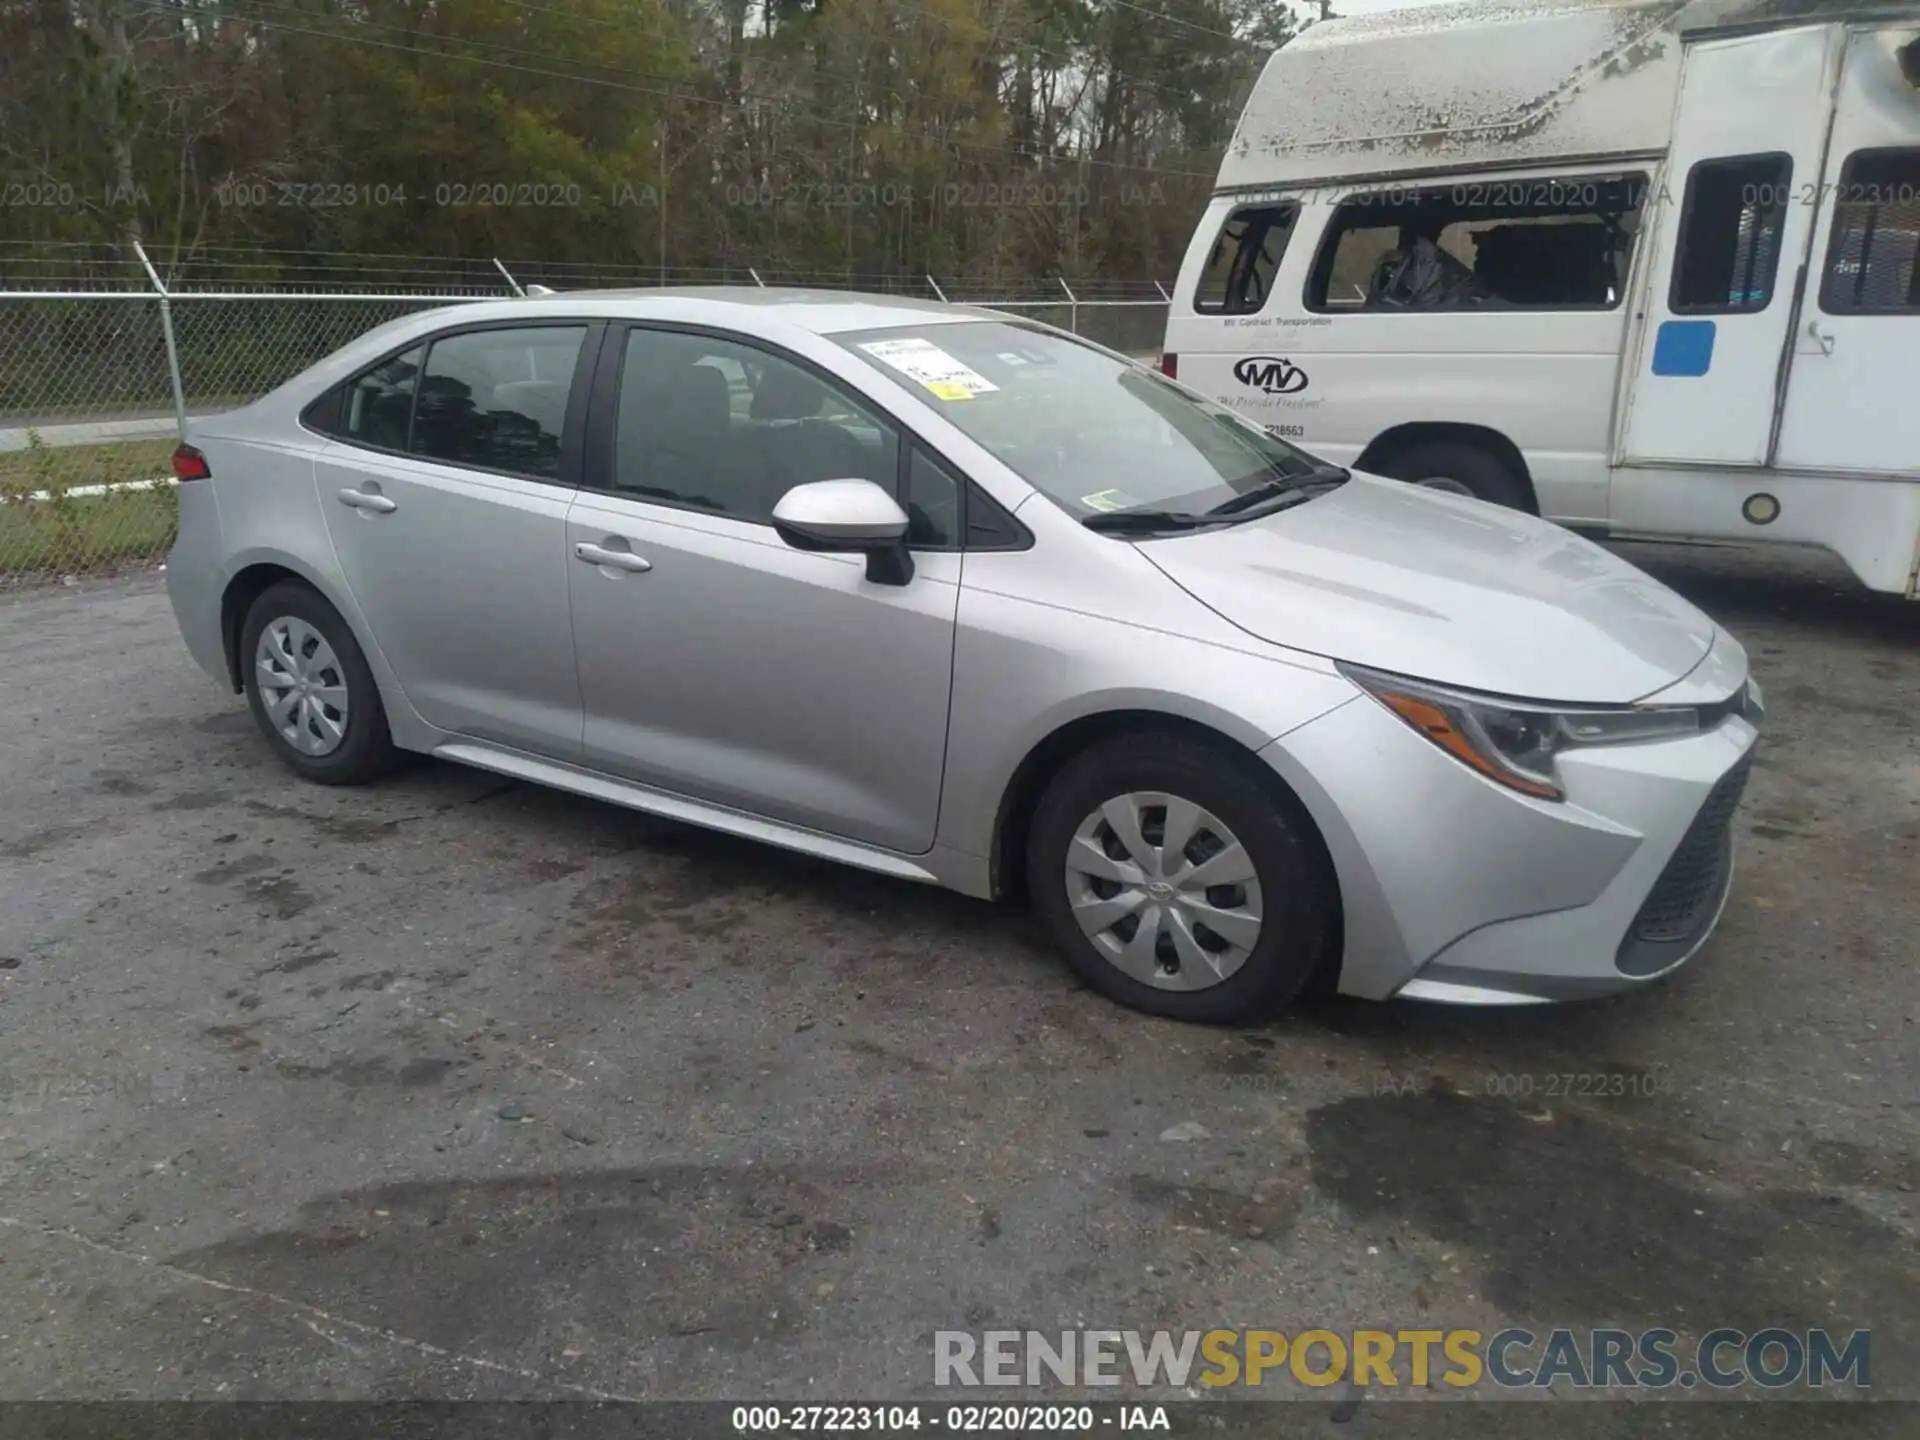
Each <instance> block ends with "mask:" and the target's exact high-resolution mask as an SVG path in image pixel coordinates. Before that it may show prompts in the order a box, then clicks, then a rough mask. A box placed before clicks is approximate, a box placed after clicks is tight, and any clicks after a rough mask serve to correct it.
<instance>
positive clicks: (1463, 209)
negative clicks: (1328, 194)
mask: <svg viewBox="0 0 1920 1440" xmlns="http://www.w3.org/2000/svg"><path fill="white" fill-rule="evenodd" d="M1646 190H1647V184H1646V178H1645V177H1644V176H1640V175H1610V176H1559V177H1554V178H1551V179H1542V180H1473V181H1461V182H1459V183H1457V184H1452V185H1443V186H1432V187H1428V188H1424V189H1417V190H1414V189H1396V190H1391V191H1382V192H1377V193H1374V194H1369V195H1358V196H1354V197H1353V198H1351V199H1349V200H1347V201H1345V202H1344V203H1342V205H1341V206H1340V209H1339V210H1338V211H1337V212H1336V213H1335V215H1334V218H1333V221H1332V223H1331V224H1330V225H1329V226H1328V230H1327V238H1326V240H1325V242H1324V243H1323V244H1322V247H1321V251H1320V254H1319V256H1318V257H1317V258H1316V260H1315V262H1314V268H1313V273H1312V275H1311V276H1310V277H1309V279H1308V284H1307V295H1306V302H1307V306H1308V308H1309V309H1313V310H1474V309H1492V310H1564V309H1611V308H1612V307H1614V306H1616V305H1618V304H1619V303H1620V302H1621V300H1622V299H1623V298H1624V296H1625V293H1626V281H1627V272H1628V269H1629V267H1630V266H1631V264H1632V261H1633V246H1634V237H1635V235H1636V234H1637V233H1638V231H1639V228H1640V212H1641V207H1642V205H1643V204H1644V203H1645V199H1646Z"/></svg>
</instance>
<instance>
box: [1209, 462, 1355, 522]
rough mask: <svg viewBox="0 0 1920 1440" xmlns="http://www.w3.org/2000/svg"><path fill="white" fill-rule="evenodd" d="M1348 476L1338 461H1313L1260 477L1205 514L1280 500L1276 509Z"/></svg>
mask: <svg viewBox="0 0 1920 1440" xmlns="http://www.w3.org/2000/svg"><path fill="white" fill-rule="evenodd" d="M1349 478H1351V477H1350V476H1349V475H1348V474H1347V472H1346V471H1345V470H1342V469H1341V468H1340V467H1339V466H1338V465H1316V466H1314V468H1313V469H1311V470H1308V471H1306V472H1305V473H1303V474H1299V475H1276V476H1274V477H1273V478H1272V479H1271V480H1263V481H1261V482H1260V484H1258V485H1256V486H1254V487H1253V489H1251V490H1248V491H1246V492H1244V493H1243V494H1239V495H1236V496H1234V497H1233V498H1232V499H1231V500H1224V501H1222V502H1221V503H1220V504H1218V505H1216V506H1214V507H1213V508H1212V509H1211V510H1209V511H1207V514H1209V515H1215V516H1218V515H1239V514H1243V513H1244V512H1246V511H1249V510H1252V509H1254V508H1255V507H1256V506H1259V507H1265V505H1266V504H1267V502H1268V501H1284V502H1285V503H1284V504H1276V505H1275V506H1274V507H1273V508H1274V509H1276V510H1280V509H1285V508H1286V506H1287V505H1291V504H1296V503H1298V502H1299V501H1301V500H1311V499H1312V498H1313V497H1314V496H1315V495H1318V494H1320V493H1321V487H1323V486H1325V487H1327V488H1331V487H1333V486H1335V485H1338V484H1340V483H1342V482H1343V481H1345V480H1347V479H1349Z"/></svg>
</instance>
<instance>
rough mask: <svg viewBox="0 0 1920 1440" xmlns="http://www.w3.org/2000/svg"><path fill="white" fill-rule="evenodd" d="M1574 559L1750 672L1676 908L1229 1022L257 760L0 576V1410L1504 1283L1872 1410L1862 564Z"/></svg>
mask: <svg viewBox="0 0 1920 1440" xmlns="http://www.w3.org/2000/svg"><path fill="white" fill-rule="evenodd" d="M1625 553H1628V554H1629V555H1630V558H1632V559H1634V560H1635V561H1636V562H1637V563H1641V564H1643V565H1645V566H1646V567H1647V568H1649V569H1651V570H1653V571H1654V573H1656V574H1657V575H1659V576H1660V577H1661V578H1663V579H1665V580H1667V581H1668V582H1669V583H1671V584H1674V585H1675V586H1677V587H1678V588H1680V589H1681V590H1682V591H1684V592H1685V593H1686V594H1688V595H1689V596H1690V597H1692V598H1693V599H1694V600H1696V601H1697V602H1698V603H1700V604H1701V605H1702V606H1704V607H1705V608H1706V609H1707V610H1708V611H1709V612H1710V613H1712V614H1714V615H1715V616H1716V617H1717V618H1719V619H1721V620H1723V621H1724V622H1725V623H1726V624H1728V625H1729V626H1730V627H1731V628H1732V629H1733V630H1734V631H1735V633H1736V634H1738V635H1739V636H1740V637H1741V638H1742V639H1743V640H1744V641H1745V642H1746V644H1747V646H1748V647H1749V650H1750V652H1751V654H1752V656H1753V659H1754V664H1755V668H1756V673H1757V674H1758V676H1759V677H1760V679H1761V680H1762V682H1763V684H1764V685H1765V686H1766V689H1767V695H1768V699H1769V703H1770V714H1769V716H1768V720H1767V725H1766V731H1765V739H1764V742H1763V745H1764V748H1763V751H1762V753H1761V756H1760V759H1759V761H1758V769H1757V772H1756V774H1755V777H1754V780H1753V783H1752V785H1751V787H1750V789H1749V792H1748V798H1747V800H1746V803H1745V805H1744V807H1743V809H1742V811H1741V814H1740V818H1739V821H1738V840H1739V847H1740V861H1739V864H1740V870H1739V875H1738V879H1737V882H1736V888H1735V891H1734V895H1733V898H1732V900H1731V903H1730V905H1729V908H1728V911H1727V914H1726V917H1725V920H1724V922H1723V924H1722V927H1721V929H1720V932H1719V933H1718V935H1717V936H1716V938H1715V939H1714V940H1713V941H1712V943H1711V944H1710V946H1709V947H1708V949H1707V950H1706V951H1705V952H1704V953H1703V954H1702V956H1701V957H1700V958H1699V959H1698V960H1697V961H1696V962H1695V963H1694V964H1693V965H1692V966H1690V967H1689V968H1688V969H1687V970H1686V971H1684V972H1683V973H1682V974H1680V975H1679V976H1678V977H1676V978H1675V979H1674V980H1672V981H1671V982H1669V983H1666V984H1663V985H1661V986H1659V987H1657V988H1656V989H1654V990H1652V991H1650V992H1646V993H1642V994H1637V995H1634V996H1631V997H1628V998H1624V999H1618V1000H1610V1001H1601V1002H1591V1003H1586V1004H1580V1005H1571V1006H1565V1007H1554V1008H1542V1009H1528V1010H1513V1011H1457V1010H1446V1009H1437V1008H1431V1007H1425V1006H1417V1005H1412V1004H1398V1005H1393V1004H1389V1005H1368V1004H1363V1003H1359V1002H1348V1001H1344V1000H1321V1001H1315V1002H1312V1003H1310V1004H1306V1005H1303V1006H1302V1007H1301V1008H1299V1009H1298V1010H1296V1011H1294V1012H1292V1013H1290V1014H1289V1015H1288V1016H1287V1017H1286V1018H1284V1019H1282V1020H1281V1021H1279V1022H1278V1023H1275V1024H1272V1025H1269V1026H1265V1027H1262V1028H1259V1029H1254V1030H1209V1029H1200V1028H1193V1027H1185V1026H1180V1025H1175V1024H1171V1023H1163V1022H1158V1021H1154V1020H1150V1019H1147V1018H1144V1017H1142V1016H1139V1015H1136V1014H1132V1013H1130V1012H1127V1011H1124V1010H1120V1009H1117V1008H1115V1007H1113V1006H1111V1005H1110V1004H1108V1003H1106V1002H1104V1001H1102V1000H1100V999H1098V998H1097V997H1095V996H1093V995H1091V994H1089V993H1088V992H1086V991H1084V990H1083V989H1081V988H1079V986H1078V985H1077V984H1076V983H1075V982H1074V981H1073V980H1072V979H1071V977H1070V976H1069V974H1068V973H1067V971H1066V970H1065V969H1064V968H1063V966H1061V965H1060V964H1059V963H1058V962H1057V961H1056V960H1055V959H1054V957H1053V956H1052V954H1051V953H1050V951H1049V950H1048V948H1047V946H1046V945H1045V943H1044V942H1043V940H1042V939H1041V938H1040V936H1039V935H1038V933H1037V931H1036V928H1035V926H1034V925H1033V924H1032V922H1031V921H1030V920H1029V919H1028V918H1027V917H1026V916H1025V915H1024V914H1023V913H1022V912H1021V911H1020V910H1018V909H1016V908H1009V907H995V906H990V905H986V904H982V903H978V902H975V901H971V900H966V899H962V898H960V897H958V896H954V895H948V894H944V893H940V892H936V891H932V890H928V889H923V888H918V887H915V886H911V885H907V884H903V883H896V882H893V881H890V880H887V879H883V878H878V877H874V876H869V875H865V874H862V873H859V872H856V871H852V870H847V869H842V868H836V867H834V866H831V865H828V864H825V863H820V862H815V861H812V860H809V859H806V858H803V857H800V856H796V855H792V854H788V853H785V852H783V851H779V850H774V849H769V848H764V847H758V846H754V845H751V844H746V843H743V842H739V841H734V840H730V839H726V838H722V837H718V836H714V835H711V834H707V833H704V832H701V831H698V830H694V829H690V828H687V827H684V826H680V825H675V824H669V823H666V822H662V821H656V820H653V819H650V818H648V817H644V816H641V815H637V814H633V813H630V812H627V811H623V810H620V809H616V808H614V807H611V806H608V805H603V804H598V803H594V802H590V801H587V800H583V799H577V798H573V797H569V796H564V795H560V794H555V793H551V792H546V791H542V790H538V789H534V788H531V787H528V786H526V785H522V784H518V783H512V782H506V781H503V780H501V779H500V778H498V777H494V776H490V775H486V774H482V773H479V772H476V771H469V770H463V769H459V768H455V767H453V766H447V765H437V764H423V765H421V766H419V767H417V768H415V769H412V770H410V771H408V772H406V773H404V774H402V775H400V776H398V777H396V778H394V779H392V780H391V781H388V782H386V783H383V784H382V785H380V786H378V787H376V788H372V789H367V790H358V791H341V790H327V789H322V788H316V787H311V786H307V785H303V784H301V783H299V782H298V781H296V780H295V779H293V778H292V777H290V776H289V775H288V774H287V773H286V772H285V771H284V770H283V769H282V768H281V767H280V766H279V765H277V764H276V763H275V761H274V760H273V759H272V758H271V756H270V755H269V753H268V751H267V749H266V747H265V744H264V742H263V741H262V740H261V739H260V738H259V737H258V735H257V734H256V733H255V732H254V730H253V727H252V724H251V722H250V720H249V719H248V717H247V715H246V713H245V710H244V708H243V706H242V703H241V702H240V701H239V700H238V699H237V698H236V697H233V696H231V695H228V694H225V693H223V692H222V691H221V689H220V688H219V687H217V686H216V685H214V684H213V683H212V682H211V681H209V680H208V679H207V678H206V677H205V676H204V675H203V674H202V673H201V672H200V671H198V670H197V669H196V668H195V667H194V666H193V665H192V663H191V662H190V661H189V660H188V658H187V655H186V652H185V650H184V649H183V648H182V646H181V643H180V641H179V638H178V635H177V634H176V632H175V629H174V626H173V621H172V617H171V614H170V612H169V610H168V607H167V604H166V600H165V597H164V595H163V593H162V591H161V589H160V586H159V583H158V581H157V580H156V579H155V578H154V577H152V576H144V577H136V578H132V579H122V580H116V581H111V582H99V583H96V584H89V585H82V586H79V587H76V588H67V589H59V590H55V591H52V592H40V593H34V594H24V595H16V596H12V597H6V598H0V716H3V717H4V732H3V733H4V737H5V738H4V740H0V1355H4V1357H5V1358H4V1360H3V1361H0V1399H25V1398H100V1397H120V1398H126V1399H153V1398H191V1399H203V1400H204V1399H215V1400H217V1399H235V1398H292V1399H339V1398H368V1397H389V1398H391V1397H403V1396H436V1397H449V1398H562V1399H564V1398H581V1397H672V1398H683V1399H695V1398H727V1399H741V1398H785V1399H806V1398H809V1397H811V1398H816V1399H835V1398H842V1397H860V1398H867V1399H887V1398H897V1397H905V1396H923V1397H938V1396H939V1395H940V1392H936V1391H935V1390H934V1388H933V1385H932V1378H933V1374H932V1354H933V1340H932V1337H933V1334H934V1332H935V1331H937V1330H942V1329H965V1330H975V1331H977V1330H981V1329H985V1328H994V1327H1003V1328H1010V1329H1038V1330H1044V1331H1058V1330H1060V1329H1063V1328H1070V1327H1077V1326H1110V1327H1114V1328H1122V1329H1125V1328H1136V1329H1142V1330H1145V1329H1154V1328H1170V1329H1174V1330H1186V1329H1200V1330H1206V1329H1212V1328H1218V1327H1235V1326H1271V1327H1275V1328H1279V1329H1283V1330H1288V1331H1297V1330H1299V1329H1302V1328H1306V1327H1307V1326H1309V1325H1313V1326H1320V1327H1325V1328H1331V1329H1336V1330H1338V1329H1343V1328H1348V1327H1353V1326H1364V1325H1385V1326H1387V1327H1389V1328H1392V1327H1400V1328H1405V1327H1409V1326H1434V1327H1469V1328H1473V1329H1477V1330H1481V1331H1483V1332H1489V1333H1490V1332H1492V1331H1495V1330H1498V1329H1500V1328H1502V1327H1504V1326H1506V1325H1510V1324H1521V1325H1525V1326H1527V1327H1529V1328H1531V1329H1533V1330H1536V1331H1542V1332H1544V1331H1545V1330H1547V1329H1549V1328H1551V1327H1554V1326H1560V1325H1565V1326H1575V1327H1580V1326H1591V1325H1605V1324H1617V1325H1622V1326H1626V1327H1629V1328H1635V1329H1637V1328H1642V1327H1646V1326H1661V1325H1664V1326H1671V1327H1673V1328H1674V1329H1676V1330H1679V1331H1682V1332H1686V1333H1689V1334H1698V1333H1701V1332H1703V1331H1704V1330H1706V1329H1709V1328H1712V1327H1714V1326H1719V1325H1727V1326H1736V1327H1739V1328H1742V1329H1745V1330H1748V1331H1752V1330H1755V1329H1759V1328H1761V1327H1763V1326H1770V1325H1778V1326H1785V1327H1792V1328H1798V1329H1802V1330H1804V1329H1805V1328H1806V1327H1809V1326H1827V1327H1830V1328H1833V1329H1836V1330H1842V1331H1845V1330H1850V1329H1853V1328H1856V1327H1863V1326H1870V1327H1872V1329H1873V1332H1874V1352H1873V1358H1874V1381H1875V1391H1876V1393H1877V1394H1879V1395H1881V1396H1883V1397H1897V1396H1905V1397H1907V1398H1908V1399H1910V1400H1913V1399H1920V1364H1917V1363H1916V1361H1920V1247H1917V1246H1916V1237H1920V1195H1916V1193H1915V1187H1916V1185H1917V1184H1920V973H1917V970H1916V964H1917V962H1920V942H1916V939H1915V936H1916V934H1920V605H1916V604H1910V603H1903V602H1900V601H1897V600H1892V599H1888V598H1885V597H1875V596H1869V595H1866V594H1863V593H1861V592H1859V591H1858V590H1857V589H1855V588H1854V587H1853V586H1852V584H1851V582H1850V581H1849V580H1848V579H1847V578H1846V576H1845V575H1844V573H1843V572H1841V571H1840V570H1838V568H1837V567H1835V566H1833V565H1832V564H1830V563H1827V562H1824V561H1820V560H1812V559H1810V560H1801V559H1780V558H1777V557H1771V558H1770V557H1758V558H1756V557H1754V556H1750V555H1747V554H1745V553H1743V552H1737V551H1729V550H1696V549H1683V548H1677V547H1652V546H1647V547H1633V548H1631V549H1630V550H1628V551H1627V552H1625ZM1170 1136H1171V1137H1185V1138H1169V1137H1170ZM944 1398H951V1392H948V1393H947V1395H946V1396H945V1397H944ZM1171 1398H1176V1399H1177V1398H1180V1397H1178V1396H1174V1397H1171ZM1355 1398H1362V1397H1349V1400H1351V1399H1355ZM1393 1398H1394V1397H1392V1396H1386V1395H1368V1396H1366V1397H1364V1403H1363V1404H1362V1405H1361V1406H1360V1408H1359V1409H1358V1411H1357V1412H1356V1411H1354V1409H1353V1408H1352V1406H1351V1404H1349V1405H1348V1408H1347V1409H1346V1411H1345V1412H1344V1413H1343V1414H1342V1415H1340V1416H1339V1417H1338V1418H1339V1420H1340V1421H1341V1422H1343V1428H1342V1429H1340V1430H1339V1431H1337V1432H1329V1433H1345V1434H1369V1433H1375V1434H1378V1433H1386V1432H1387V1431H1388V1430H1391V1429H1393V1423H1392V1422H1391V1417H1392V1416H1393V1415H1394V1414H1395V1413H1396V1412H1397V1413H1399V1414H1401V1415H1404V1414H1405V1411H1404V1408H1403V1407H1399V1406H1395V1405H1390V1404H1388V1403H1385V1402H1387V1401H1390V1400H1392V1399H1393ZM1317 1404H1318V1402H1317V1401H1315V1402H1314V1403H1312V1404H1308V1403H1306V1402H1303V1405H1302V1407H1301V1408H1298V1409H1296V1410H1293V1411H1290V1412H1289V1414H1290V1415H1295V1416H1298V1417H1299V1423H1300V1424H1301V1425H1305V1426H1309V1427H1310V1428H1312V1429H1313V1430H1314V1432H1315V1433H1317V1430H1318V1428H1319V1426H1320V1424H1321V1421H1320V1419H1319V1418H1318V1417H1320V1415H1321V1408H1324V1407H1321V1408H1315V1405H1317ZM1683 1408H1684V1409H1687V1410H1690V1411H1697V1410H1699V1409H1700V1407H1698V1406H1667V1407H1663V1409H1662V1410H1661V1412H1660V1414H1661V1415H1662V1416H1663V1417H1664V1416H1667V1415H1669V1414H1671V1413H1674V1412H1675V1411H1676V1410H1678V1409H1683ZM1711 1408H1712V1410H1713V1414H1714V1423H1716V1424H1724V1425H1726V1426H1734V1422H1735V1419H1736V1418H1737V1417H1738V1416H1739V1415H1742V1414H1744V1415H1746V1416H1747V1417H1748V1418H1751V1415H1752V1407H1751V1406H1744V1405H1735V1404H1733V1403H1732V1402H1721V1403H1718V1404H1715V1405H1712V1406H1711ZM1771 1408H1775V1409H1778V1408H1779V1407H1771ZM1788 1408H1789V1409H1791V1410H1792V1411H1793V1413H1794V1415H1795V1417H1796V1422H1795V1423H1797V1424H1799V1423H1804V1424H1805V1425H1808V1426H1812V1425H1814V1423H1815V1421H1814V1418H1813V1416H1812V1414H1811V1412H1816V1411H1817V1412H1821V1413H1822V1416H1823V1417H1824V1416H1825V1415H1826V1413H1827V1412H1831V1411H1833V1410H1834V1409H1835V1407H1833V1406H1826V1405H1812V1404H1803V1405H1799V1406H1793V1407H1788ZM1477 1409H1478V1410H1480V1411H1481V1412H1491V1411H1496V1410H1498V1411H1501V1412H1502V1419H1501V1421H1500V1424H1499V1426H1498V1427H1497V1428H1498V1429H1499V1431H1500V1433H1535V1432H1533V1431H1531V1430H1529V1429H1527V1428H1526V1425H1523V1424H1520V1422H1518V1421H1514V1422H1513V1424H1514V1425H1515V1426H1518V1428H1515V1429H1512V1430H1511V1431H1509V1429H1508V1422H1507V1421H1506V1420H1505V1418H1504V1416H1505V1414H1506V1412H1508V1411H1511V1410H1512V1406H1499V1405H1494V1406H1482V1407H1477ZM1846 1409H1847V1411H1848V1418H1846V1419H1845V1420H1843V1421H1841V1422H1839V1425H1840V1428H1834V1427H1833V1425H1831V1424H1830V1425H1828V1427H1827V1428H1826V1429H1824V1430H1820V1432H1819V1433H1834V1434H1841V1433H1844V1434H1848V1435H1865V1434H1882V1433H1884V1434H1888V1435H1893V1434H1909V1435H1910V1434H1914V1433H1916V1432H1920V1409H1914V1408H1910V1407H1900V1406H1876V1407H1872V1410H1871V1413H1868V1412H1865V1411H1862V1410H1861V1408H1860V1407H1857V1406H1849V1407H1846ZM1514 1413H1516V1414H1517V1413H1520V1412H1514ZM1533 1413H1534V1414H1538V1412H1537V1411H1535V1412H1533ZM1781 1413H1785V1412H1784V1411H1782V1412H1781ZM1723 1415H1724V1416H1726V1417H1727V1418H1726V1419H1725V1420H1724V1421H1723V1420H1721V1418H1720V1417H1721V1416H1723ZM1333 1423H1334V1420H1333V1418H1331V1417H1330V1416H1329V1418H1327V1419H1326V1424H1328V1425H1331V1424H1333ZM1528 1423H1529V1424H1530V1423H1531V1422H1530V1421H1529V1422H1528ZM1667 1424H1670V1421H1668V1420H1666V1419H1664V1418H1662V1419H1661V1420H1660V1421H1658V1422H1657V1423H1656V1422H1655V1421H1654V1420H1653V1419H1652V1418H1651V1412H1649V1411H1648V1410H1647V1407H1646V1406H1644V1405H1632V1406H1604V1407H1598V1409H1596V1410H1595V1411H1594V1412H1593V1419H1592V1425H1593V1426H1594V1427H1595V1428H1593V1429H1592V1430H1591V1432H1590V1433H1594V1434H1603V1433H1604V1434H1607V1435H1622V1436H1626V1435H1641V1434H1647V1433H1654V1430H1655V1429H1657V1428H1658V1426H1659V1425H1667ZM1495 1429H1496V1426H1495V1422H1494V1421H1493V1420H1491V1419H1487V1418H1486V1416H1485V1414H1484V1413H1483V1415H1482V1418H1481V1419H1480V1420H1478V1421H1476V1423H1475V1425H1474V1427H1473V1430H1474V1433H1495ZM1735 1429H1738V1427H1737V1426H1735V1427H1734V1428H1733V1429H1728V1430H1726V1432H1725V1433H1735ZM1395 1433H1403V1432H1401V1431H1395ZM1582 1433H1588V1432H1584V1431H1583V1432H1582ZM1716 1433H1719V1432H1716ZM1740 1433H1750V1432H1746V1431H1744V1430H1742V1431H1740ZM1801 1433H1813V1431H1811V1430H1807V1431H1804V1432H1801Z"/></svg>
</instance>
